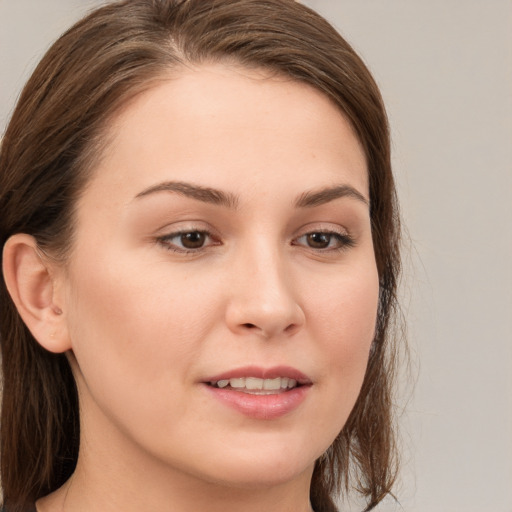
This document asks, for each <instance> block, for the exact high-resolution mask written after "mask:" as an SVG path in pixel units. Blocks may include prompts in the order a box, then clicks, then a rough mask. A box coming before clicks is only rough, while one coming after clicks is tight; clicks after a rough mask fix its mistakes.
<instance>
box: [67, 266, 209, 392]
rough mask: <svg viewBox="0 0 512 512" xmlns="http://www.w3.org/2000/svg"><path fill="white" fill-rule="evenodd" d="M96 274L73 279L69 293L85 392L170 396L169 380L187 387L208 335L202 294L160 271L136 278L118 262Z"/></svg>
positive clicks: (206, 308)
mask: <svg viewBox="0 0 512 512" xmlns="http://www.w3.org/2000/svg"><path fill="white" fill-rule="evenodd" d="M98 267H99V268H101V270H98V269H96V271H95V272H91V273H90V274H89V275H85V274H83V273H80V272H76V273H75V276H74V278H73V280H72V281H73V284H72V287H71V290H72V299H71V305H72V307H71V310H70V316H69V325H70V334H71V340H72V346H73V351H74V353H75V357H76V359H77V362H78V364H79V366H80V369H81V373H82V375H83V376H84V378H85V379H86V381H87V384H88V386H90V387H94V388H95V389H96V390H98V391H99V392H101V389H102V388H103V387H106V386H108V385H109V384H114V385H115V386H116V388H119V389H121V388H122V387H124V388H125V389H130V388H131V389H132V392H133V393H139V392H140V393H142V392H143V389H145V388H148V387H150V388H151V389H152V390H153V392H154V391H155V390H156V389H159V387H160V385H161V386H162V387H166V388H167V389H168V384H169V382H168V380H169V379H171V378H173V379H174V380H178V378H181V380H186V378H187V371H188V364H189V363H190V362H191V361H193V360H194V358H195V357H196V356H197V354H198V352H199V349H200V340H201V339H203V338H204V336H205V333H206V332H207V331H208V329H209V327H210V326H209V321H210V317H211V313H210V311H211V305H210V304H209V303H208V301H207V300H206V294H205V293H204V290H202V291H203V293H202V294H200V293H198V291H197V290H195V289H194V288H193V287H189V283H188V282H187V279H186V278H184V279H181V280H179V279H175V277H176V276H173V275H171V274H170V273H169V272H162V268H161V266H160V267H159V266H158V264H156V265H153V266H152V267H151V266H148V268H147V269H145V270H143V269H139V270H138V271H137V272H135V271H134V270H133V267H132V266H131V265H128V264H125V265H123V262H122V261H120V260H117V262H116V265H115V266H113V267H109V266H108V265H104V266H101V265H98ZM186 290H188V292H187V293H185V291H186ZM178 376H179V377H178ZM165 381H167V384H166V385H164V383H165ZM160 383H162V384H160ZM121 384H122V386H121ZM165 394H167V391H166V393H165Z"/></svg>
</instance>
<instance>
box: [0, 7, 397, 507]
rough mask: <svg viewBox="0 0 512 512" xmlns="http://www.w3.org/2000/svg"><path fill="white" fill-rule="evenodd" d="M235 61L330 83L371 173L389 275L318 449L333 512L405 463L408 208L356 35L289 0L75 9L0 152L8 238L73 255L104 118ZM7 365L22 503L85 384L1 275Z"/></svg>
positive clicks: (63, 438)
mask: <svg viewBox="0 0 512 512" xmlns="http://www.w3.org/2000/svg"><path fill="white" fill-rule="evenodd" d="M222 60H230V61H234V62H237V63H239V64H241V65H243V66H248V67H251V68H255V67H256V68H264V69H267V70H269V71H271V72H275V73H277V74H280V75H286V76H289V77H291V78H292V79H294V80H297V81H300V82H304V83H307V84H310V85H311V86H312V87H315V88H316V89H318V90H320V91H322V92H323V93H324V94H325V95H326V96H328V97H329V98H331V100H332V101H333V102H334V103H335V104H336V105H337V106H338V107H339V108H340V109H341V111H342V112H343V114H344V115H345V116H346V118H347V119H348V120H349V121H350V122H351V123H352V125H353V128H354V129H355V131H356V133H357V135H358V137H359V140H360V142H361V144H362V146H363V148H364V151H365V154H366V158H367V163H368V173H369V184H370V202H371V209H370V214H371V222H372V233H373V241H374V247H375V256H376V260H377V267H378V272H379V278H380V303H379V310H378V320H377V328H376V335H375V340H374V342H373V345H372V349H371V353H370V358H369V364H368V368H367V373H366V376H365V380H364V383H363V387H362V390H361V393H360V396H359V398H358V400H357V403H356V405H355V407H354V409H353V411H352V413H351V415H350V417H349V419H348V421H347V423H346V425H345V427H344V428H343V430H342V431H341V432H340V434H339V435H338V437H337V438H336V440H335V441H334V443H333V444H332V446H331V447H330V448H329V450H328V451H327V453H326V454H325V455H324V456H323V457H322V458H321V459H319V460H318V461H317V463H316V466H315V470H314V474H313V480H312V484H311V502H312V505H313V507H314V508H315V510H316V511H317V512H320V511H335V510H336V507H335V505H334V500H335V499H336V495H337V493H339V492H340V491H341V490H343V489H345V490H346V491H347V492H348V491H349V490H350V489H352V488H355V489H357V490H358V491H359V492H360V493H362V494H363V496H364V497H365V498H366V503H367V510H370V509H371V508H373V507H374V506H375V505H376V504H377V503H378V502H379V501H380V500H381V499H382V498H383V497H384V496H385V495H386V494H388V493H390V491H391V487H392V484H393V482H394V479H395V476H396V470H397V464H396V462H397V458H396V449H395V442H394V429H393V414H392V403H391V397H392V395H391V392H392V386H391V384H392V380H393V374H394V367H395V361H394V337H393V330H392V326H393V322H392V320H393V318H394V312H395V309H396V286H397V276H398V272H399V264H400V260H399V251H398V245H399V221H398V213H397V203H396V198H395V188H394V183H393V177H392V173H391V164H390V141H389V130H388V123H387V118H386V113H385V110H384V106H383V104H382V100H381V96H380V93H379V90H378V88H377V86H376V84H375V82H374V80H373V78H372V76H371V75H370V73H369V71H368V70H367V68H366V66H365V65H364V64H363V62H362V61H361V59H360V58H359V57H358V56H357V55H356V53H355V52H354V51H353V50H352V48H351V47H350V46H349V45H348V43H347V42H346V41H345V40H344V39H343V38H342V37H341V36H340V35H339V34H338V33H337V32H336V31H335V30H334V29H333V28H332V26H331V25H329V23H328V22H327V21H325V20H324V19H323V18H322V17H320V16H319V15H318V14H316V13H315V12H313V11H312V10H310V9H308V8H307V7H305V6H304V5H301V4H300V3H298V2H295V1H294V0H209V1H204V0H125V1H120V2H112V3H109V4H107V5H105V6H103V7H101V8H99V9H97V10H96V11H94V12H92V13H91V14H90V15H89V16H87V17H86V18H84V19H83V20H81V21H79V22H78V23H77V24H76V25H75V26H74V27H72V28H71V29H70V30H69V31H68V32H66V33H65V34H64V35H63V36H62V37H61V38H60V39H59V40H58V41H57V42H56V43H55V44H54V45H53V46H52V47H51V48H50V50H49V51H48V53H47V54H46V55H45V57H44V58H43V59H42V61H41V62H40V64H39V66H38V67H37V69H36V70H35V72H34V73H33V75H32V77H31V78H30V80H29V81H28V83H27V85H26V86H25V88H24V90H23V92H22V95H21V97H20V100H19V102H18V105H17V107H16V109H15V111H14V114H13V116H12V119H11V121H10V124H9V125H8V128H7V130H6V132H5V135H4V138H3V142H2V146H1V153H0V212H1V215H0V247H2V246H3V244H4V243H5V241H6V240H7V239H8V238H9V237H10V236H11V235H13V234H15V233H28V234H30V235H32V236H34V237H35V238H36V240H37V242H38V244H39V246H40V248H41V249H42V250H44V251H45V252H47V253H49V254H52V256H53V257H56V258H62V259H63V260H64V259H65V257H66V252H67V251H68V249H69V248H70V247H71V246H72V243H73V227H74V226H73V219H74V216H73V209H74V204H75V202H76V200H77V198H78V196H79V194H80V191H81V190H82V189H83V187H84V186H85V184H86V182H87V179H88V178H89V176H90V174H91V172H90V171H91V169H92V168H94V164H95V161H97V158H98V157H99V156H100V155H101V150H102V148H103V146H104V134H105V131H106V129H107V128H108V124H109V120H111V119H112V117H113V115H114V114H115V113H116V112H117V111H118V110H119V108H120V107H121V106H122V105H125V104H126V102H127V101H129V100H130V99H131V98H133V97H134V96H135V95H137V94H139V93H140V92H141V91H143V90H145V89H147V88H149V87H151V85H152V84H154V83H155V81H157V80H159V79H161V78H162V77H163V76H164V75H165V74H166V73H168V71H169V69H173V68H179V67H180V66H181V65H186V64H187V63H194V64H201V63H202V62H212V61H222ZM0 315H1V316H0V336H1V338H0V341H1V348H2V365H3V403H2V414H1V440H0V443H1V444H0V450H1V464H0V469H1V475H2V487H3V492H4V497H5V502H6V503H8V504H9V506H10V507H11V508H12V510H13V511H17V510H22V509H23V507H24V506H26V505H27V504H28V503H30V502H33V501H35V500H36V499H38V498H39V497H42V496H44V495H46V494H48V493H50V492H52V491H54V490H55V489H57V488H58V487H59V486H60V485H62V484H63V483H64V482H65V481H66V480H67V479H68V478H69V476H70V475H71V474H72V472H73V470H74V467H75V464H76V460H77V457H78V448H79V412H78V411H79V409H78V397H77V392H76V387H75V383H74V379H73V375H72V373H71V370H70V367H69V364H68V362H67V359H66V356H65V355H62V354H51V353H49V352H46V351H45V350H44V349H42V348H41V347H40V345H39V344H38V343H37V342H36V340H35V339H34V338H33V337H32V335H31V334H30V332H29V331H28V329H27V328H26V327H25V325H24V324H23V322H22V320H21V318H20V316H19V315H18V313H17V311H16V308H15V306H14V304H13V302H12V301H11V299H10V297H9V295H8V292H7V289H6V286H5V283H4V281H3V279H1V280H0Z"/></svg>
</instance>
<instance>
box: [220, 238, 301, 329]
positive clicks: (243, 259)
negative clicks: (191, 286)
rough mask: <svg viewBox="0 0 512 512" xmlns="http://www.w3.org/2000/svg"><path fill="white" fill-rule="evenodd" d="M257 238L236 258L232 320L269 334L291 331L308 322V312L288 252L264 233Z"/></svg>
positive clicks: (241, 326) (235, 324)
mask: <svg viewBox="0 0 512 512" xmlns="http://www.w3.org/2000/svg"><path fill="white" fill-rule="evenodd" d="M258 238H259V240H258ZM255 241H256V243H253V244H249V245H247V246H246V247H245V248H244V249H243V250H242V251H241V252H240V253H239V254H238V255H237V258H236V260H237V261H236V263H235V268H234V274H235V279H234V280H233V281H234V283H233V287H232V290H231V300H230V304H229V306H228V312H227V317H228V318H227V320H228V324H229V325H230V328H231V329H233V330H236V331H237V332H245V333H246V332H249V331H251V332H253V333H258V334H260V335H263V336H265V337H272V336H275V335H279V334H291V333H293V332H295V331H296V330H297V329H298V328H300V326H302V324H303V323H304V313H303V311H302V308H301V306H300V304H299V301H298V297H297V296H296V292H295V290H294V286H293V282H292V279H291V276H290V273H289V269H288V267H287V265H286V256H285V254H284V251H282V250H280V248H279V244H273V243H270V242H269V240H268V239H267V240H263V237H262V238H260V237H257V238H256V240H255Z"/></svg>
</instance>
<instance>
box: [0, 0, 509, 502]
mask: <svg viewBox="0 0 512 512" xmlns="http://www.w3.org/2000/svg"><path fill="white" fill-rule="evenodd" d="M98 3H100V2H98V1H96V2H94V1H80V0H0V131H3V129H4V126H5V123H6V122H7V119H8V116H9V113H10V112H11V110H12V107H13V104H14V102H15V100H16V97H17V95H18V94H19V91H20V88H21V86H22V84H23V83H24V81H25V80H26V78H27V77H28V74H29V72H30V71H31V70H32V69H33V67H34V66H35V64H36V62H37V60H38V58H39V57H40V56H41V55H42V52H43V51H44V50H45V49H46V48H47V47H48V45H49V43H50V42H51V41H52V40H53V39H55V38H56V37H57V35H58V34H59V33H60V32H61V31H63V30H64V29H65V28H67V27H68V26H69V24H70V23H71V22H72V21H74V20H75V19H77V18H78V17H79V16H80V15H81V14H82V13H83V12H84V11H85V10H86V9H87V8H88V7H89V6H91V5H94V4H98ZM306 3H307V4H308V5H310V6H312V7H313V8H315V9H316V10H318V11H319V12H320V13H322V14H323V15H325V16H326V17H327V18H328V19H329V20H330V21H331V22H332V23H333V24H334V25H335V26H336V27H337V28H338V29H339V30H340V32H341V33H342V34H343V35H344V36H345V37H346V38H347V39H348V40H349V41H350V42H351V43H352V44H353V46H354V47H355V49H356V50H357V51H358V52H360V54H361V55H362V56H363V58H364V59H365V61H366V62H367V64H368V65H369V67H370V68H371V70H372V71H373V73H374V75H375V77H376V79H377V81H378V83H379V85H380V86H381V89H382V93H383V96H384V99H385V102H386V104H387V106H388V111H389V116H390V120H391V125H392V133H393V144H394V163H395V172H396V176H397V180H398V187H399V192H400V196H401V202H402V210H403V215H404V220H405V225H406V228H407V230H408V232H409V239H408V240H409V241H406V243H405V246H406V255H405V256H406V259H405V272H404V278H405V279H404V286H403V292H402V295H403V303H404V312H405V315H406V317H407V320H408V324H409V342H410V345H411V354H412V366H411V368H412V373H413V375H416V378H415V381H416V383H415V392H414V394H413V396H412V398H411V399H410V400H409V402H408V403H407V404H406V409H405V412H404V413H403V415H402V427H403V428H402V430H403V444H404V447H403V450H404V454H405V456H404V467H403V472H402V478H401V482H400V485H399V486H398V487H397V495H398V498H399V500H400V503H401V507H397V506H396V505H384V506H383V507H381V510H386V511H387V510H402V509H403V510H405V511H411V512H433V511H434V512H435V511H442V512H445V511H446V512H482V511H491V510H492V511H493V512H512V1H511V0H428V1H424V0H386V1H383V0H308V1H307V2H306ZM405 382H406V384H404V386H403V387H404V390H403V391H404V393H403V394H402V395H403V397H406V396H407V395H408V392H409V387H410V386H412V385H413V384H414V382H413V381H412V379H410V380H409V381H405ZM403 400H404V399H403ZM402 406H403V403H401V404H398V406H397V410H398V411H400V410H401V409H402Z"/></svg>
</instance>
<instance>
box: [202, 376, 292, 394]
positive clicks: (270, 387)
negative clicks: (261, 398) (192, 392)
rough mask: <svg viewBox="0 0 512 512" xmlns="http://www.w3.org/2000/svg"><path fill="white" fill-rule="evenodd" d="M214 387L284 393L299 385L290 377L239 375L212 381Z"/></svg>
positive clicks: (244, 391)
mask: <svg viewBox="0 0 512 512" xmlns="http://www.w3.org/2000/svg"><path fill="white" fill-rule="evenodd" d="M210 384H211V385H212V386H213V387H216V388H221V389H233V390H235V391H240V392H242V393H250V394H254V395H273V394H276V393H282V392H284V391H287V390H289V389H293V388H295V387H296V386H297V381H296V380H295V379H290V378H289V377H276V378H274V379H260V378H258V377H239V378H232V379H221V380H218V381H213V382H210Z"/></svg>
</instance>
